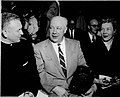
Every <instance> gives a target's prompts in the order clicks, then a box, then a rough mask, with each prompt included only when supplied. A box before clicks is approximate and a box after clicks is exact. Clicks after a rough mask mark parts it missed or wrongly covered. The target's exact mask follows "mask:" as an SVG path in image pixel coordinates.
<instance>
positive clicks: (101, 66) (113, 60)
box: [91, 35, 120, 76]
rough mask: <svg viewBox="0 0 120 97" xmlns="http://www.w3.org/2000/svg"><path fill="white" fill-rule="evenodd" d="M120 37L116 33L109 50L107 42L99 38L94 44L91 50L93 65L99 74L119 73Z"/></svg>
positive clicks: (112, 74)
mask: <svg viewBox="0 0 120 97" xmlns="http://www.w3.org/2000/svg"><path fill="white" fill-rule="evenodd" d="M119 41H120V38H119V36H118V35H116V36H115V37H114V39H113V43H112V46H111V48H110V50H109V51H108V50H107V48H106V46H105V44H104V43H103V41H102V40H101V38H98V40H97V41H96V42H95V43H94V44H93V46H92V50H91V61H93V65H91V66H92V67H93V68H94V70H95V71H96V72H97V73H98V74H103V75H108V76H115V75H119V76H120V73H119V64H120V61H119V60H120V59H119V56H120V42H119Z"/></svg>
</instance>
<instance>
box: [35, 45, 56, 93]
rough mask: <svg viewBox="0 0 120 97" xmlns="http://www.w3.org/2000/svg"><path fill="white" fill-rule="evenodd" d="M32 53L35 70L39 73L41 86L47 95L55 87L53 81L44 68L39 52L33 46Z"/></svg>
mask: <svg viewBox="0 0 120 97" xmlns="http://www.w3.org/2000/svg"><path fill="white" fill-rule="evenodd" d="M34 52H35V54H34V56H35V58H36V65H37V70H38V73H39V77H40V82H41V85H42V87H43V88H44V89H45V91H47V92H48V93H52V89H53V88H54V87H55V86H56V85H55V83H54V81H53V78H52V77H51V75H50V74H49V73H48V72H47V70H46V68H45V61H44V58H43V56H42V54H41V51H40V50H38V48H36V47H35V46H34Z"/></svg>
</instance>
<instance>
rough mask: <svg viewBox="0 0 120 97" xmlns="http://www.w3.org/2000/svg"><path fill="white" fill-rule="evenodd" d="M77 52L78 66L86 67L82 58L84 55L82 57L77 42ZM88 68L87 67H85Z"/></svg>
mask: <svg viewBox="0 0 120 97" xmlns="http://www.w3.org/2000/svg"><path fill="white" fill-rule="evenodd" d="M77 46H78V47H77V49H78V50H77V51H78V65H80V66H81V65H82V66H87V64H86V60H85V58H84V55H83V52H82V49H81V46H80V42H79V41H78V43H77ZM87 67H88V66H87Z"/></svg>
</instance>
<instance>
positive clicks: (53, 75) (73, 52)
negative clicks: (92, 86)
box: [34, 38, 86, 93]
mask: <svg viewBox="0 0 120 97" xmlns="http://www.w3.org/2000/svg"><path fill="white" fill-rule="evenodd" d="M65 44H66V57H67V58H66V60H67V78H66V77H65V76H64V73H63V71H62V69H61V67H60V64H59V61H58V58H57V55H56V53H55V50H54V48H53V46H52V43H51V41H50V40H49V39H47V40H45V41H43V42H40V43H38V44H37V45H35V46H34V51H35V57H36V64H37V69H38V72H39V76H40V78H41V79H40V81H41V84H42V86H43V87H44V88H45V89H46V91H47V92H48V93H52V89H53V88H54V87H55V86H61V87H63V88H65V89H68V86H69V84H70V81H71V79H72V76H73V73H74V72H75V70H76V68H77V66H81V65H84V66H85V65H86V61H85V59H84V56H83V53H82V51H81V48H80V44H79V41H76V40H72V39H68V38H65Z"/></svg>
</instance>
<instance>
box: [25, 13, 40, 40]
mask: <svg viewBox="0 0 120 97" xmlns="http://www.w3.org/2000/svg"><path fill="white" fill-rule="evenodd" d="M25 29H26V30H27V32H28V34H29V35H30V37H31V38H32V40H35V39H36V37H37V32H38V30H39V26H38V20H37V18H36V17H35V16H34V15H31V16H30V17H29V18H28V20H27V21H26V24H25Z"/></svg>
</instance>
